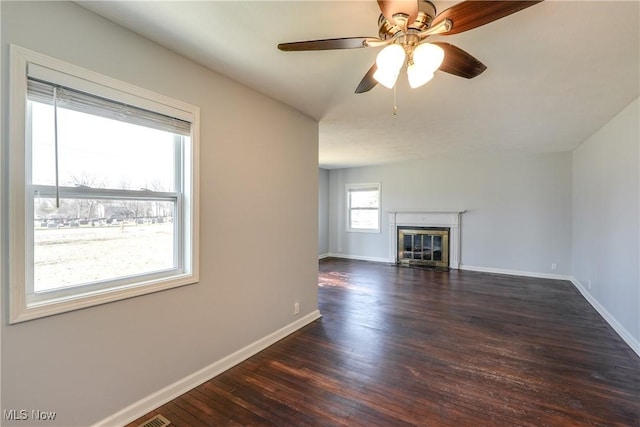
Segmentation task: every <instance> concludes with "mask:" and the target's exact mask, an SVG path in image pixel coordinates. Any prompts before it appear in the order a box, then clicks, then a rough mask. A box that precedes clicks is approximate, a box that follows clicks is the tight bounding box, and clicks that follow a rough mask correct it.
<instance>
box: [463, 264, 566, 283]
mask: <svg viewBox="0 0 640 427" xmlns="http://www.w3.org/2000/svg"><path fill="white" fill-rule="evenodd" d="M459 268H460V270H468V271H477V272H479V273H494V274H506V275H509V276H523V277H535V278H538V279H553V280H569V281H571V279H573V277H572V276H565V275H562V274H550V273H538V272H535V271H522V270H507V269H503V268H492V267H477V266H473V265H466V264H461V265H460V267H459Z"/></svg>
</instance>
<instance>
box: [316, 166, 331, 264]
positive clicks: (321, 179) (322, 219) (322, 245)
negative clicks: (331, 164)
mask: <svg viewBox="0 0 640 427" xmlns="http://www.w3.org/2000/svg"><path fill="white" fill-rule="evenodd" d="M328 253H329V171H328V170H326V169H319V172H318V256H319V257H322V256H324V255H326V254H328Z"/></svg>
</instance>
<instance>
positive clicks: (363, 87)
mask: <svg viewBox="0 0 640 427" xmlns="http://www.w3.org/2000/svg"><path fill="white" fill-rule="evenodd" d="M377 69H378V66H377V65H376V64H375V63H374V64H373V66H372V67H371V68H369V71H367V74H365V75H364V77H363V78H362V80H361V81H360V84H359V85H358V87H357V88H356V93H364V92H369V91H370V90H371V89H373V88H374V87H375V85H377V84H378V82H377V81H376V79H374V78H373V73H375V72H376V70H377Z"/></svg>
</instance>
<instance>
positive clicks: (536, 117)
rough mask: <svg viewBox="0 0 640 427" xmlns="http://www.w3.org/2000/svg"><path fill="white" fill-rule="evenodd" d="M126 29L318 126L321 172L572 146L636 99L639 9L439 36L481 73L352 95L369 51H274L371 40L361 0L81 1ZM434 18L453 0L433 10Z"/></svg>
mask: <svg viewBox="0 0 640 427" xmlns="http://www.w3.org/2000/svg"><path fill="white" fill-rule="evenodd" d="M79 3H80V4H81V5H82V6H84V7H85V8H87V9H89V10H92V11H94V12H96V13H98V14H100V15H102V16H104V17H106V18H108V19H110V20H112V21H114V22H116V23H118V24H120V25H122V26H124V27H126V28H129V29H130V30H132V31H134V32H136V33H139V34H141V35H142V36H144V37H146V38H148V39H151V40H153V41H155V42H157V43H159V44H161V45H164V46H166V47H167V48H169V49H171V50H173V51H175V52H178V53H180V54H182V55H184V56H186V57H188V58H190V59H192V60H194V61H196V62H198V63H200V64H202V65H204V66H206V67H209V68H210V69H212V70H214V71H216V72H218V73H220V74H223V75H226V76H229V77H230V78H232V79H233V80H236V81H238V82H240V83H242V84H244V85H245V86H248V87H251V88H253V89H255V90H257V91H259V92H262V93H264V94H266V95H268V96H270V97H272V98H275V99H278V100H280V101H282V102H284V103H286V104H289V105H291V106H293V107H294V108H296V109H297V110H299V111H301V112H303V113H305V114H307V115H309V116H311V117H313V118H314V119H316V120H318V121H319V123H320V153H319V157H320V166H321V167H325V168H340V167H351V166H362V165H372V164H381V163H387V162H395V161H403V160H409V159H416V158H426V157H429V156H434V155H443V156H458V155H462V154H471V155H475V154H479V155H482V154H486V153H489V154H493V153H515V152H520V153H522V152H526V153H531V152H549V151H566V150H572V149H573V148H575V147H576V146H578V145H579V144H580V143H581V142H582V141H584V140H585V139H586V138H588V137H589V136H590V135H592V134H593V133H594V132H595V131H597V130H598V129H599V128H600V127H602V126H603V125H604V124H605V123H606V122H607V121H609V120H610V119H611V118H612V117H613V116H615V115H616V114H617V113H618V112H619V111H620V110H622V109H623V108H624V107H626V106H627V105H628V104H629V103H630V102H631V101H632V100H633V99H635V98H636V97H638V96H639V86H640V71H639V68H640V25H639V18H640V7H639V6H640V3H638V1H623V2H613V1H558V0H556V1H553V0H551V1H549V0H548V1H545V2H543V3H540V4H537V5H535V6H532V7H530V8H528V9H525V10H523V11H520V12H518V13H516V14H514V15H511V16H508V17H506V18H503V19H501V20H498V21H495V22H493V23H490V24H487V25H485V26H483V27H479V28H476V29H474V30H471V31H468V32H465V33H462V34H458V35H453V36H447V37H434V38H432V40H446V41H447V42H449V43H453V44H455V45H456V46H458V47H460V48H462V49H464V50H465V51H467V52H469V53H470V54H472V55H473V56H475V57H476V58H478V59H479V60H480V61H482V62H483V63H484V64H485V65H487V67H488V68H487V71H485V72H484V73H483V74H481V75H480V76H478V77H476V78H475V79H471V80H467V79H463V78H460V77H455V76H452V75H450V74H446V73H443V72H437V73H436V76H435V78H434V79H433V80H432V81H431V82H429V83H428V84H427V85H426V86H423V87H421V88H419V89H413V90H412V89H410V88H409V87H408V84H407V82H406V74H404V73H402V74H401V76H400V78H399V79H398V85H397V95H396V96H397V102H396V104H397V106H398V114H397V115H395V116H394V115H393V114H392V108H393V91H392V90H388V89H386V88H384V87H382V86H380V85H378V86H376V87H375V88H374V89H373V90H372V91H370V92H368V93H364V94H359V95H356V94H354V90H355V88H356V86H357V85H358V83H359V82H360V80H361V79H362V77H363V75H364V74H365V73H366V71H367V70H368V69H369V67H370V66H371V65H372V64H373V63H374V62H375V57H376V54H377V51H378V49H373V48H366V49H351V50H336V51H317V52H281V51H279V50H278V49H277V48H276V45H277V44H278V43H282V42H289V41H300V40H312V39H323V38H336V37H355V36H374V37H377V35H378V34H377V19H378V15H379V13H380V11H379V9H378V6H377V3H376V2H375V1H373V0H367V1H294V2H285V1H253V2H250V1H194V2H187V1H173V2H160V1H151V2H148V1H106V2H100V1H98V2H96V1H86V2H85V1H82V2H79ZM434 3H435V5H436V8H437V10H438V12H441V11H443V10H445V9H446V8H448V7H450V6H451V5H453V4H455V3H456V2H443V1H436V2H434Z"/></svg>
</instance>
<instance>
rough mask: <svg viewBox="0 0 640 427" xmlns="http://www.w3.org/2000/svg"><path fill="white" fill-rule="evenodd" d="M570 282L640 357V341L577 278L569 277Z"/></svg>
mask: <svg viewBox="0 0 640 427" xmlns="http://www.w3.org/2000/svg"><path fill="white" fill-rule="evenodd" d="M570 281H571V283H573V285H574V286H575V287H576V288H577V289H578V291H579V292H580V293H581V294H582V296H583V297H584V299H586V300H587V301H588V302H589V304H591V306H592V307H593V308H595V309H596V311H597V312H598V313H599V314H600V316H602V317H603V318H604V320H605V321H606V322H607V323H608V324H609V326H611V327H612V328H613V330H614V331H616V333H617V334H618V335H619V336H620V338H622V339H623V340H624V342H626V343H627V345H628V346H629V347H631V350H633V351H634V352H635V353H636V354H637V355H638V357H640V341H638V340H637V339H635V338H634V337H633V335H631V334H630V333H629V331H627V330H626V329H625V327H624V326H622V325H621V324H620V323H619V322H618V321H617V320H616V318H615V317H613V316H612V315H611V313H609V312H608V311H607V309H606V308H604V307H603V306H602V305H601V304H600V303H599V302H598V301H597V300H596V299H595V298H594V297H593V296H592V295H591V294H590V293H589V292H588V291H587V290H586V288H585V287H584V286H582V283H580V281H578V279H576V278H574V277H571V279H570Z"/></svg>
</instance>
